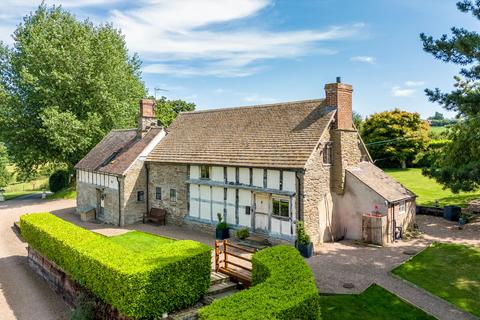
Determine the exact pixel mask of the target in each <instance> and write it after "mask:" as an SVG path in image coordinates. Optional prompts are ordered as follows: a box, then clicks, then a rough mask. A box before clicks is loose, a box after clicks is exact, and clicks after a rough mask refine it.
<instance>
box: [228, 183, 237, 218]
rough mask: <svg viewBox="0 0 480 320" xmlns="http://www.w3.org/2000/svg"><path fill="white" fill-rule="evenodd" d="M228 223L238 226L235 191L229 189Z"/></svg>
mask: <svg viewBox="0 0 480 320" xmlns="http://www.w3.org/2000/svg"><path fill="white" fill-rule="evenodd" d="M227 223H230V224H236V221H235V189H232V188H228V189H227Z"/></svg>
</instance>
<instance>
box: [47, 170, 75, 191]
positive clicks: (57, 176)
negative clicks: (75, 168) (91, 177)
mask: <svg viewBox="0 0 480 320" xmlns="http://www.w3.org/2000/svg"><path fill="white" fill-rule="evenodd" d="M69 184H70V173H69V172H68V171H67V170H57V171H55V172H54V173H53V174H52V175H51V176H50V178H49V179H48V186H49V189H50V191H52V192H58V191H60V190H62V189H65V188H66V187H68V185H69Z"/></svg>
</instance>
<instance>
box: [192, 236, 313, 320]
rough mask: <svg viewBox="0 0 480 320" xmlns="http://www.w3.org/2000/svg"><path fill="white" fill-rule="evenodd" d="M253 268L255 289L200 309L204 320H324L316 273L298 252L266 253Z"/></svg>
mask: <svg viewBox="0 0 480 320" xmlns="http://www.w3.org/2000/svg"><path fill="white" fill-rule="evenodd" d="M252 265H253V272H252V278H253V279H252V280H253V287H252V288H250V289H248V290H244V291H241V292H239V293H237V294H234V295H232V296H230V297H227V298H224V299H221V300H217V301H215V302H213V303H212V304H211V305H209V306H206V307H204V308H202V309H200V312H199V316H200V319H201V320H213V319H215V320H221V319H232V320H233V319H236V320H247V319H248V320H250V319H320V318H321V317H320V302H319V301H320V297H319V294H318V291H317V288H316V287H315V282H314V280H313V275H312V271H311V270H310V268H309V267H308V265H307V264H306V263H305V261H304V260H303V258H302V257H301V256H300V254H299V253H298V252H297V250H296V249H295V248H293V247H290V246H285V245H281V246H275V247H272V248H268V249H265V250H262V251H260V252H258V253H256V254H254V255H253V258H252Z"/></svg>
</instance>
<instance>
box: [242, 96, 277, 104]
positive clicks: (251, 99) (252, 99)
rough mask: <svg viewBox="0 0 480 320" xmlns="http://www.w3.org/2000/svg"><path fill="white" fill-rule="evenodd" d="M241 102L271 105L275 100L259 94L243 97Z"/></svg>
mask: <svg viewBox="0 0 480 320" xmlns="http://www.w3.org/2000/svg"><path fill="white" fill-rule="evenodd" d="M243 101H246V102H248V103H258V104H262V103H273V102H276V101H277V100H276V99H275V98H272V97H265V96H261V95H259V94H251V95H247V96H245V97H243Z"/></svg>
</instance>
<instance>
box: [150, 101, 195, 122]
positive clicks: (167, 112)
mask: <svg viewBox="0 0 480 320" xmlns="http://www.w3.org/2000/svg"><path fill="white" fill-rule="evenodd" d="M194 110H195V103H193V102H186V101H184V100H180V99H177V100H168V99H167V98H166V97H161V98H160V99H157V103H156V112H157V117H158V119H159V120H160V122H161V123H162V125H164V126H165V127H167V126H169V125H170V124H171V123H172V122H173V120H175V118H176V117H177V115H178V114H179V113H180V112H186V111H194Z"/></svg>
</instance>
